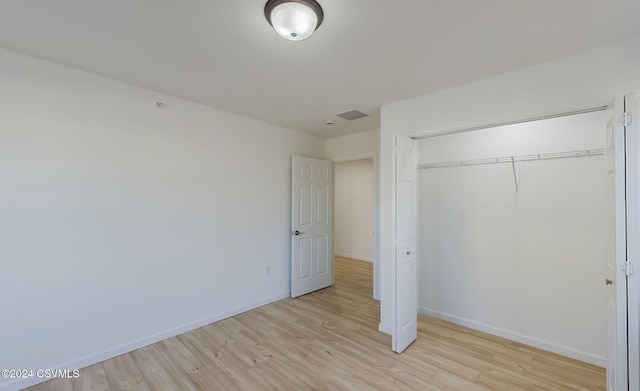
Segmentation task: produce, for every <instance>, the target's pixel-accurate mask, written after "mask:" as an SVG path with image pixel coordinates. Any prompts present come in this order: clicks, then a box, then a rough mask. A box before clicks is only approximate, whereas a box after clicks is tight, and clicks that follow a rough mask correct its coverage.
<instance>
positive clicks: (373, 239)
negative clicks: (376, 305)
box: [334, 155, 379, 300]
mask: <svg viewBox="0 0 640 391" xmlns="http://www.w3.org/2000/svg"><path fill="white" fill-rule="evenodd" d="M377 175H378V173H377V161H376V156H374V155H360V156H353V157H348V158H343V159H340V160H334V205H335V209H334V255H335V256H337V257H342V258H348V259H356V260H361V261H367V262H371V263H373V292H372V295H373V298H374V299H376V300H379V284H378V281H379V277H378V275H379V274H378V256H377V253H378V251H377V229H376V228H377V223H378V222H377V208H376V205H377V202H378V200H377Z"/></svg>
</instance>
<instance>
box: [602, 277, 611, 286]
mask: <svg viewBox="0 0 640 391" xmlns="http://www.w3.org/2000/svg"><path fill="white" fill-rule="evenodd" d="M604 283H605V284H606V285H613V281H612V280H610V279H608V278H607V279H606V280H604Z"/></svg>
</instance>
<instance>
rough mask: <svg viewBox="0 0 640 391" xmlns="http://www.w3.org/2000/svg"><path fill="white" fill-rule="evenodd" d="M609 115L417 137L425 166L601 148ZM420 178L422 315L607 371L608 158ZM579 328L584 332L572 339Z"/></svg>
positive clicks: (446, 171)
mask: <svg viewBox="0 0 640 391" xmlns="http://www.w3.org/2000/svg"><path fill="white" fill-rule="evenodd" d="M603 143H604V114H603V112H597V113H591V114H583V115H580V116H571V117H564V118H557V119H552V120H545V121H537V122H531V123H526V124H520V125H512V126H506V127H499V128H493V129H486V130H480V131H476V132H471V133H463V134H457V135H450V136H442V137H437V138H430V139H424V140H420V141H419V142H418V146H419V156H420V163H433V162H449V161H460V160H473V159H486V158H492V157H505V156H518V155H529V154H540V153H552V152H565V151H575V150H585V149H601V148H603ZM515 168H516V174H517V180H518V190H517V191H516V187H515V181H514V177H513V169H512V167H511V165H510V164H495V165H482V166H468V167H449V168H436V169H426V170H418V189H419V194H418V200H419V202H418V205H419V212H418V223H419V226H418V238H419V239H418V256H419V259H418V265H419V273H418V274H419V277H418V281H419V283H418V292H419V299H418V304H419V306H420V308H421V311H422V312H424V313H426V314H429V315H433V316H437V317H441V318H444V319H446V320H450V321H453V322H456V323H461V324H465V325H468V326H471V327H474V328H477V329H481V330H483V331H487V332H490V333H493V334H497V335H501V336H504V337H507V338H511V339H514V340H517V341H520V342H523V343H527V344H530V345H534V346H538V347H541V348H544V349H547V350H550V351H554V352H556V353H560V354H564V355H568V356H571V357H574V358H576V359H581V360H584V361H588V362H591V363H594V364H597V365H601V366H604V365H605V364H606V356H607V340H608V339H607V337H608V330H607V303H606V297H607V287H606V286H605V285H604V284H602V283H600V281H601V280H602V279H603V278H604V276H605V271H606V266H605V261H604V259H605V256H604V255H605V252H604V251H605V235H604V226H605V213H604V212H605V210H606V208H605V186H606V177H605V173H604V158H603V157H602V156H595V157H588V158H578V159H576V158H572V159H562V160H550V161H532V162H520V163H516V164H515ZM576 330H579V332H576Z"/></svg>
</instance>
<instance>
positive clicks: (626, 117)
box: [620, 111, 631, 126]
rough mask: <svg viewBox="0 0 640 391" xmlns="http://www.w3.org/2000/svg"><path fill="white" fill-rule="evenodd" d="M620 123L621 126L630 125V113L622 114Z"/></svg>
mask: <svg viewBox="0 0 640 391" xmlns="http://www.w3.org/2000/svg"><path fill="white" fill-rule="evenodd" d="M620 123H621V124H622V126H629V125H631V113H629V112H628V111H625V112H624V113H622V115H621V116H620Z"/></svg>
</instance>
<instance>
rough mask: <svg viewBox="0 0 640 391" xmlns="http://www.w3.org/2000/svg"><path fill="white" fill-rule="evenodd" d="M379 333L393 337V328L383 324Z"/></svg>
mask: <svg viewBox="0 0 640 391" xmlns="http://www.w3.org/2000/svg"><path fill="white" fill-rule="evenodd" d="M378 331H379V332H381V333H385V334H388V335H393V327H390V326H387V325H384V324H382V323H380V324H378Z"/></svg>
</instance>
